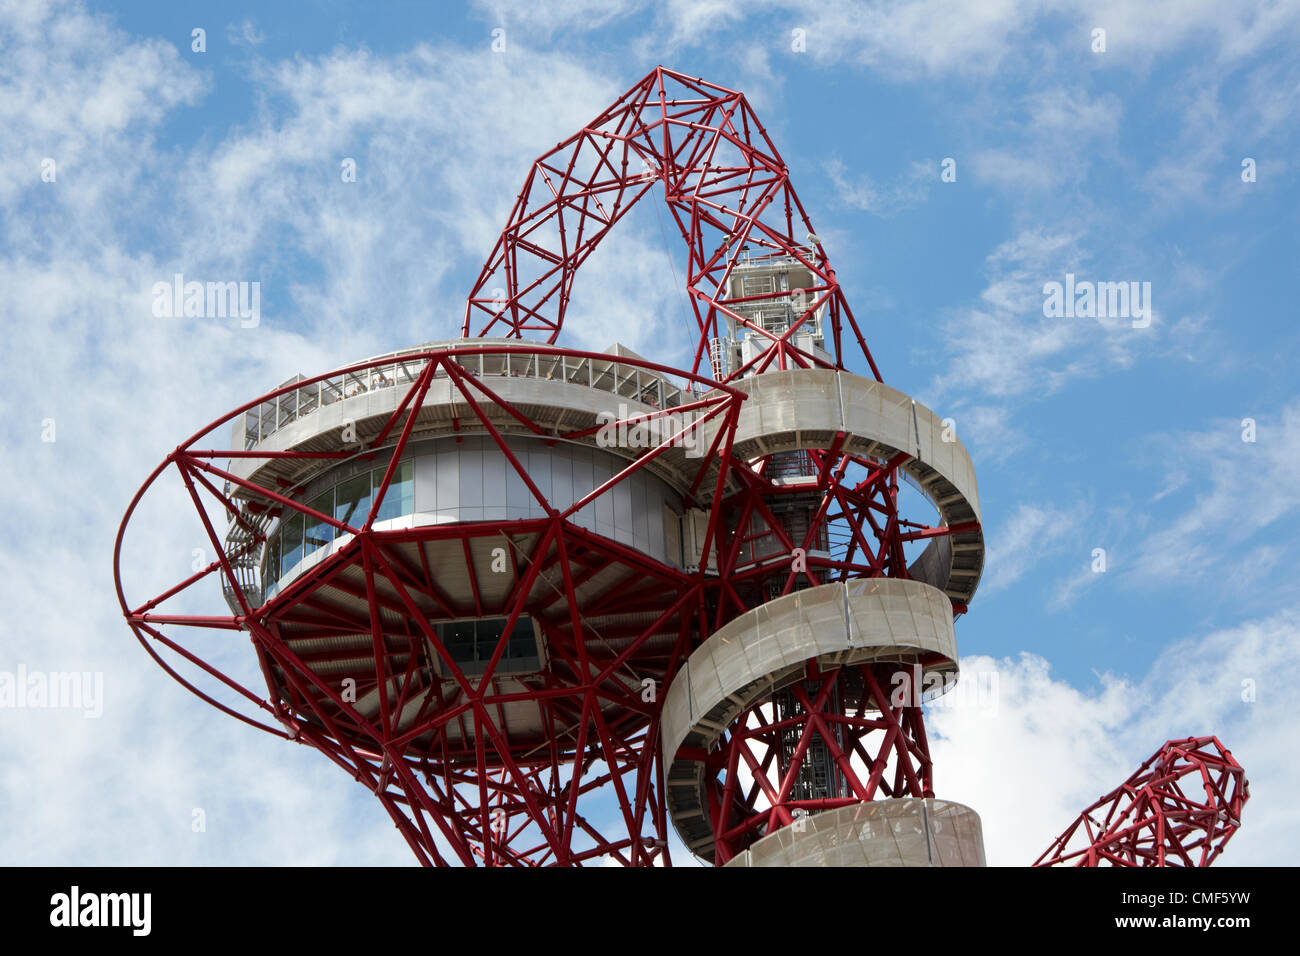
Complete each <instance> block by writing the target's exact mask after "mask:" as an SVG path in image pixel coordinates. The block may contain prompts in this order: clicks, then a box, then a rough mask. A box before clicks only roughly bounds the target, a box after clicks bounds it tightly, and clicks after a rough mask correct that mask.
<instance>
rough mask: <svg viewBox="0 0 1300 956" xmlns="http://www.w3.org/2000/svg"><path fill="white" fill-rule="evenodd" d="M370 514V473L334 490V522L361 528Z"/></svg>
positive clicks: (352, 479) (348, 481)
mask: <svg viewBox="0 0 1300 956" xmlns="http://www.w3.org/2000/svg"><path fill="white" fill-rule="evenodd" d="M369 514H370V473H369V472H366V473H365V474H360V475H357V476H356V477H355V478H349V479H348V480H347V481H345V482H343V483H342V484H340V485H336V486H335V488H334V520H335V521H338V522H341V523H343V524H348V525H352V527H354V528H359V527H361V525H363V524H365V523H366V516H367V515H369Z"/></svg>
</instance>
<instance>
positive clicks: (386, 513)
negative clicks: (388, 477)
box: [370, 461, 415, 521]
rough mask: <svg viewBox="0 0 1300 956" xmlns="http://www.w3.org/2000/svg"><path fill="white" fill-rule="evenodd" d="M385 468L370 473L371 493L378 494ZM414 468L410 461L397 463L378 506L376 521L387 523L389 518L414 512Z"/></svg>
mask: <svg viewBox="0 0 1300 956" xmlns="http://www.w3.org/2000/svg"><path fill="white" fill-rule="evenodd" d="M387 470H388V468H387V466H385V467H383V468H376V469H375V470H374V471H372V472H371V473H370V478H371V484H372V487H373V493H374V494H376V495H377V494H379V486H380V485H382V484H383V482H384V472H385V471H387ZM413 474H414V468H413V467H412V465H411V462H410V461H403V462H400V463H398V466H397V468H396V470H394V472H393V480H392V482H391V483H390V484H389V486H388V492H387V493H386V494H385V495H384V500H383V503H382V504H380V506H379V513H378V514H377V515H375V520H376V521H387V520H388V519H390V518H398V517H401V516H402V515H409V514H411V513H412V512H413V511H414V510H415V481H414V480H413V477H412V476H413Z"/></svg>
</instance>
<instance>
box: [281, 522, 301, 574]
mask: <svg viewBox="0 0 1300 956" xmlns="http://www.w3.org/2000/svg"><path fill="white" fill-rule="evenodd" d="M280 548H281V551H280V576H281V577H283V576H284V575H286V574H288V573H289V572H290V571H291V570H292V569H293V566H294V565H296V564H297V563H298V562H299V561H301V560H302V512H301V511H295V512H294V513H293V515H292V516H291V517H289V518H286V519H285V521H284V523H283V524H282V525H281V529H280Z"/></svg>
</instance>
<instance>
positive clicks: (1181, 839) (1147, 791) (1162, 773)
mask: <svg viewBox="0 0 1300 956" xmlns="http://www.w3.org/2000/svg"><path fill="white" fill-rule="evenodd" d="M1249 796H1250V788H1249V785H1248V784H1247V781H1246V775H1245V771H1244V770H1242V768H1241V766H1240V764H1238V763H1237V761H1236V760H1235V759H1233V756H1232V753H1231V752H1230V751H1228V750H1225V749H1224V747H1223V745H1222V744H1221V743H1219V740H1218V738H1216V737H1188V738H1187V739H1186V740H1171V741H1169V742H1168V743H1166V744H1165V745H1164V746H1163V747H1161V748H1160V749H1159V750H1158V751H1156V752H1155V753H1154V754H1153V755H1152V756H1151V758H1150V759H1149V760H1147V761H1146V762H1145V763H1144V764H1142V766H1141V767H1139V768H1138V770H1137V772H1135V773H1134V774H1133V776H1131V777H1129V778H1128V780H1126V781H1124V783H1123V784H1121V785H1120V786H1119V787H1117V788H1115V789H1114V790H1113V791H1111V792H1110V793H1108V794H1106V796H1104V797H1102V798H1101V799H1100V800H1098V801H1097V802H1096V803H1094V804H1093V805H1092V806H1090V807H1088V808H1087V809H1086V810H1084V811H1083V813H1082V814H1080V815H1079V818H1078V819H1077V820H1075V821H1074V823H1072V824H1071V825H1070V826H1069V827H1068V828H1067V829H1066V831H1065V832H1064V833H1062V834H1061V835H1060V836H1059V837H1057V838H1056V840H1055V841H1054V842H1053V843H1052V845H1051V847H1050V848H1048V850H1047V852H1045V853H1044V854H1043V855H1042V856H1041V857H1039V858H1038V860H1037V861H1036V862H1035V863H1034V865H1035V866H1209V865H1210V864H1211V863H1212V862H1213V861H1214V860H1215V859H1216V858H1217V857H1218V856H1219V854H1220V853H1222V852H1223V847H1224V845H1225V844H1226V843H1227V842H1228V840H1229V839H1231V838H1232V835H1233V834H1234V833H1236V832H1237V829H1238V827H1240V826H1241V810H1242V807H1243V806H1244V805H1245V803H1246V800H1247V798H1248V797H1249Z"/></svg>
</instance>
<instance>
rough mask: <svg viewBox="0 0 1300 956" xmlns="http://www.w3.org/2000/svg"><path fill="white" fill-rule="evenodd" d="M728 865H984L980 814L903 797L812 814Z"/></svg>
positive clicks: (945, 803)
mask: <svg viewBox="0 0 1300 956" xmlns="http://www.w3.org/2000/svg"><path fill="white" fill-rule="evenodd" d="M726 865H727V866H737V867H741V866H763V867H780V866H984V865H985V859H984V833H983V828H982V827H981V826H980V818H979V814H978V813H976V812H975V811H974V810H972V809H971V808H970V807H967V806H964V805H962V804H960V803H953V802H951V801H948V800H936V799H933V798H929V799H922V798H920V797H902V798H898V799H892V800H875V801H872V802H870V803H857V804H852V805H850V806H847V807H838V808H836V809H834V810H824V811H822V812H821V813H814V814H812V815H810V816H808V817H804V818H803V819H802V820H797V821H796V822H795V824H794V825H792V826H786V827H782V828H781V829H780V830H777V831H776V832H775V833H772V834H769V835H768V836H765V837H763V838H762V839H761V840H758V841H757V842H755V843H754V844H753V845H752V846H751V847H749V849H747V850H745V851H744V852H743V853H739V854H737V855H736V856H734V857H733V858H732V859H731V860H729V861H728V862H727V864H726Z"/></svg>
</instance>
